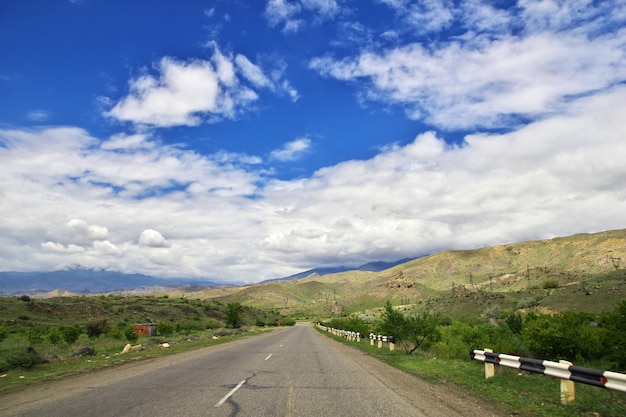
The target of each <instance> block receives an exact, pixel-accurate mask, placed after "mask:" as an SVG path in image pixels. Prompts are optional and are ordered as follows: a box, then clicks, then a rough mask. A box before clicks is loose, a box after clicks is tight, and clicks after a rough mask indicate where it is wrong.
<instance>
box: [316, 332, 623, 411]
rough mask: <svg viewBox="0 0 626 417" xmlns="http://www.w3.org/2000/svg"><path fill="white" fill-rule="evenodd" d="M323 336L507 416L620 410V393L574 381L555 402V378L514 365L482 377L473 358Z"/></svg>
mask: <svg viewBox="0 0 626 417" xmlns="http://www.w3.org/2000/svg"><path fill="white" fill-rule="evenodd" d="M319 331H320V332H322V333H324V334H325V335H327V336H329V337H332V338H334V339H336V340H339V341H341V342H343V343H346V344H348V345H350V346H352V347H355V348H357V349H360V350H362V351H364V352H366V353H368V354H370V355H372V356H374V357H376V358H378V359H380V360H381V361H383V362H385V363H387V364H389V365H391V366H393V367H395V368H398V369H401V370H403V371H405V372H407V373H409V374H412V375H415V376H416V377H418V378H421V379H424V380H426V381H428V382H430V383H433V384H441V385H447V384H454V385H456V386H458V387H461V388H463V389H465V390H467V391H468V392H470V393H472V394H473V395H474V396H477V397H479V398H482V399H484V400H485V401H487V402H489V403H490V404H494V405H496V406H498V407H500V408H502V410H503V411H504V412H506V413H507V414H510V415H519V416H541V417H570V416H585V417H587V416H588V417H599V416H602V417H623V416H624V415H626V393H621V392H618V391H611V390H606V389H602V388H598V387H593V386H590V385H585V384H576V400H575V401H574V402H573V403H570V404H568V405H561V403H560V388H559V386H560V379H558V378H552V377H548V376H544V375H540V374H534V373H527V372H523V371H522V372H520V371H518V370H516V369H510V368H503V367H496V376H495V377H494V378H491V379H488V380H486V379H485V374H484V364H483V363H482V362H478V361H472V360H470V359H469V353H468V359H467V360H458V359H451V360H449V359H439V358H435V357H432V356H429V355H427V354H414V355H407V354H406V353H405V352H404V351H401V350H396V351H393V352H390V351H389V349H388V348H387V347H384V348H383V349H378V347H377V346H370V344H369V340H364V341H361V343H356V342H350V341H348V340H346V339H344V338H341V337H337V336H333V335H331V334H330V333H328V332H323V331H321V330H319Z"/></svg>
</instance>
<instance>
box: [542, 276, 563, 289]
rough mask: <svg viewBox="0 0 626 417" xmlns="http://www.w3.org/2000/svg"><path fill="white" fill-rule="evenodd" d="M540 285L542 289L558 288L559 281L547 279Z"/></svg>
mask: <svg viewBox="0 0 626 417" xmlns="http://www.w3.org/2000/svg"><path fill="white" fill-rule="evenodd" d="M541 287H542V288H543V289H544V290H549V289H551V288H559V282H558V281H557V280H555V279H548V280H546V281H544V282H543V284H542V285H541Z"/></svg>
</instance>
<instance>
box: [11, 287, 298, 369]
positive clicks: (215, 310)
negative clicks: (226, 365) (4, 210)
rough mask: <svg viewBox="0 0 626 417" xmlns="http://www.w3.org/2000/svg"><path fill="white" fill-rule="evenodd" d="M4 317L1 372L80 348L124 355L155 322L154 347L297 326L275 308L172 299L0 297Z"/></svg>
mask: <svg viewBox="0 0 626 417" xmlns="http://www.w3.org/2000/svg"><path fill="white" fill-rule="evenodd" d="M0 317H1V319H0V372H6V371H8V370H11V369H15V368H21V369H27V368H32V367H34V366H35V365H37V364H40V363H43V362H49V361H51V360H52V361H53V360H56V359H59V358H69V357H71V356H72V355H74V356H78V355H77V354H76V352H77V351H78V350H79V349H80V348H83V349H85V348H88V349H89V350H87V351H85V352H86V354H87V355H93V354H95V353H96V351H99V353H102V354H104V355H105V356H106V355H111V354H119V352H120V351H121V350H122V348H123V347H124V345H126V344H128V343H130V344H136V343H137V342H138V339H139V338H140V336H139V335H138V334H137V333H136V331H135V326H136V325H138V324H147V323H152V324H156V328H157V334H156V337H153V338H144V339H145V340H144V341H145V342H148V343H149V344H151V345H157V344H160V343H164V342H168V341H172V340H177V339H189V338H193V337H198V336H199V335H204V336H206V335H207V334H209V333H210V334H211V335H216V336H220V335H226V334H230V333H232V332H233V331H237V329H240V328H241V327H246V326H247V327H249V326H277V325H285V324H294V321H293V320H288V319H285V318H284V317H282V316H280V315H279V314H277V313H276V312H274V311H271V310H265V311H262V310H259V309H256V308H252V307H246V306H242V305H241V304H239V303H221V302H217V301H201V300H190V299H181V298H177V299H172V298H169V297H167V296H162V297H150V296H147V297H121V296H106V297H105V296H96V297H57V298H49V299H33V298H31V297H29V296H25V295H24V296H20V297H11V298H0ZM225 328H230V329H235V330H226V329H225Z"/></svg>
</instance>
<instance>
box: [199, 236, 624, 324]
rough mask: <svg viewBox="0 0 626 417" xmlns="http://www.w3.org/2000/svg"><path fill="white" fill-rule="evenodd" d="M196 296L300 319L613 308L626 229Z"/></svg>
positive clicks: (620, 290) (620, 294) (620, 287)
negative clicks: (399, 311)
mask: <svg viewBox="0 0 626 417" xmlns="http://www.w3.org/2000/svg"><path fill="white" fill-rule="evenodd" d="M197 296H198V297H201V298H215V299H219V300H222V301H224V302H234V301H236V302H241V303H242V304H244V305H250V306H256V307H261V308H275V309H280V310H281V311H282V313H283V314H294V315H296V316H300V317H303V318H305V317H314V316H332V315H342V314H348V313H358V312H361V313H362V312H367V310H369V309H371V308H378V307H380V306H381V305H382V304H383V303H384V301H385V300H386V299H391V300H392V301H393V302H394V304H402V305H406V309H408V310H411V309H414V310H424V309H428V310H432V311H438V312H444V313H446V314H448V315H450V316H452V317H455V316H465V315H467V314H472V315H474V314H480V313H481V312H482V311H484V310H485V309H486V308H488V307H489V306H493V305H497V306H498V307H499V308H502V309H507V308H508V309H517V308H520V307H522V308H530V307H532V308H535V309H537V310H538V311H539V312H550V311H564V310H568V309H571V310H578V311H591V312H601V311H608V310H612V309H613V308H614V307H615V306H616V305H617V303H619V301H620V300H622V299H625V298H626V229H623V230H614V231H607V232H601V233H594V234H579V235H574V236H569V237H560V238H555V239H549V240H539V241H530V242H523V243H515V244H508V245H499V246H493V247H488V248H480V249H475V250H455V251H445V252H440V253H437V254H434V255H431V256H426V257H423V258H418V259H415V260H412V261H409V262H407V263H404V264H401V265H398V266H395V267H393V268H390V269H387V270H384V271H381V272H364V271H348V272H341V273H337V274H329V275H324V276H317V275H314V276H309V277H307V278H303V279H300V280H296V281H285V282H273V283H269V284H259V285H250V286H245V287H238V288H232V289H228V290H222V291H221V292H217V291H204V292H200V293H198V294H197Z"/></svg>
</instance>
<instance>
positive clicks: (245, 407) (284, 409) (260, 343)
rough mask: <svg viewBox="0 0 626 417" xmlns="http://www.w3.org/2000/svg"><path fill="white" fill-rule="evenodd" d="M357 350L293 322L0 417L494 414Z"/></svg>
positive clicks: (72, 387) (14, 407)
mask: <svg viewBox="0 0 626 417" xmlns="http://www.w3.org/2000/svg"><path fill="white" fill-rule="evenodd" d="M351 352H353V353H352V354H351ZM360 356H363V355H362V354H361V353H358V351H356V350H353V349H350V348H347V347H345V346H342V345H340V344H338V343H337V342H334V341H332V340H330V339H329V338H328V337H326V336H324V335H321V334H318V333H317V332H316V331H315V330H314V329H313V328H312V327H311V326H305V325H297V326H294V327H293V328H289V329H285V330H281V331H277V332H272V333H269V334H266V335H262V336H256V337H253V338H249V339H246V340H243V341H239V342H234V343H229V344H224V345H220V346H215V347H210V348H205V349H199V350H196V351H194V352H188V353H185V354H181V355H172V356H168V357H167V358H159V359H156V360H151V361H147V362H144V363H141V364H137V365H132V366H128V367H126V366H125V367H122V368H118V369H110V370H106V371H102V372H97V373H94V374H90V375H87V376H83V377H79V378H75V379H72V380H69V381H61V382H59V383H53V384H50V385H45V386H42V387H36V388H32V389H30V390H26V391H24V392H20V393H13V394H9V395H7V396H0V415H3V416H37V417H41V416H49V417H54V416H59V417H68V416H98V417H106V416H116V417H119V416H133V417H142V416H177V417H178V416H294V417H309V416H310V417H312V416H316V417H320V416H342V417H348V416H359V417H363V416H446V417H449V416H454V415H464V416H465V415H481V416H484V415H495V414H494V413H493V412H491V411H490V410H485V409H477V408H476V407H477V405H476V404H472V403H467V404H466V402H465V401H462V400H461V401H455V402H452V403H449V402H447V401H437V400H436V398H433V395H435V394H433V393H434V392H437V389H436V388H435V390H434V391H433V390H432V389H431V390H430V391H429V392H421V393H420V392H407V390H408V389H409V388H408V387H407V385H406V384H405V383H404V382H402V381H399V379H402V378H403V377H402V376H397V375H396V377H392V379H393V380H394V381H395V382H396V384H395V385H394V383H390V382H389V381H390V379H389V378H390V377H389V376H388V375H387V376H386V377H381V370H380V368H379V367H380V366H384V365H382V364H380V365H373V362H372V366H368V365H367V364H364V363H362V362H360V361H359V360H358V357H360ZM355 359H357V360H355ZM370 368H371V369H370ZM374 368H378V369H377V370H375V369H374ZM390 372H392V373H393V372H397V371H395V370H393V371H390ZM383 373H386V371H383ZM411 379H414V378H411ZM398 384H402V385H401V387H402V388H398V387H399V386H400V385H398ZM409 385H410V384H409ZM422 391H423V390H422ZM420 395H422V396H423V397H424V398H423V399H422V400H420V399H419V396H420ZM435 397H439V399H440V400H441V398H442V397H441V396H438V395H435ZM466 400H467V398H466ZM465 404H466V405H465ZM465 407H467V409H464V408H465Z"/></svg>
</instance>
